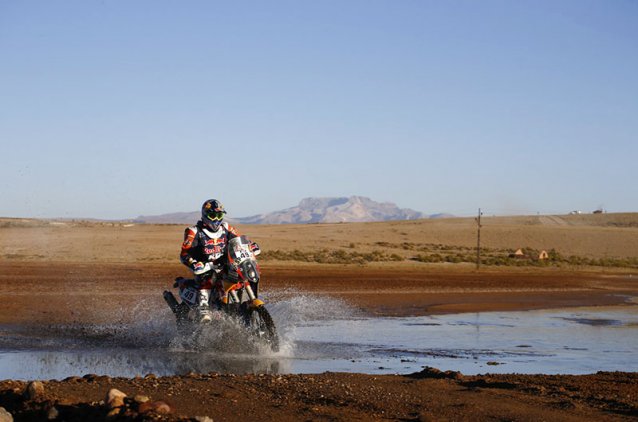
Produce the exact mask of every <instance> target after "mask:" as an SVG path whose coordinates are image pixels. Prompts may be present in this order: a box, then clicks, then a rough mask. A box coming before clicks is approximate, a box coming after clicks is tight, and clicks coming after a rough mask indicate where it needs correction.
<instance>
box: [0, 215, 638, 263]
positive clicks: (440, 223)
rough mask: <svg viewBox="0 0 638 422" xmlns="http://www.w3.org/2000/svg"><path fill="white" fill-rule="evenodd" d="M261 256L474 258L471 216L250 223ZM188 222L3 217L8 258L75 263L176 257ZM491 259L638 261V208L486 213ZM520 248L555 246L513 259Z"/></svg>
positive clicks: (1, 246)
mask: <svg viewBox="0 0 638 422" xmlns="http://www.w3.org/2000/svg"><path fill="white" fill-rule="evenodd" d="M239 229H240V231H241V232H242V233H245V234H247V235H249V236H250V237H251V238H252V239H254V240H256V241H257V242H259V244H260V245H261V246H262V250H263V251H264V253H263V255H262V260H263V261H269V260H277V261H287V262H292V261H296V262H318V263H351V264H360V265H361V264H366V263H370V262H395V263H400V262H404V263H409V262H411V263H413V264H414V263H417V262H420V263H428V262H434V263H438V262H449V263H459V262H475V259H476V223H475V221H474V219H473V218H450V219H440V220H416V221H394V222H385V223H342V224H307V225H250V226H248V225H247V226H240V227H239ZM183 230H184V226H181V225H130V224H118V223H93V222H42V221H38V220H28V219H0V257H1V258H2V259H9V260H21V261H23V260H24V261H29V260H39V261H41V260H50V261H73V262H87V263H91V262H105V263H106V262H148V263H154V262H158V263H159V262H163V263H164V262H176V261H177V257H178V255H179V249H180V244H181V239H182V235H183ZM481 239H482V242H481V243H482V246H483V251H482V257H483V263H484V264H486V265H507V266H519V265H596V266H611V267H638V262H637V261H638V213H628V214H599V215H573V216H523V217H485V218H483V228H482V232H481ZM518 248H529V249H530V250H534V251H539V250H547V251H551V250H553V252H552V259H550V260H549V261H542V262H539V261H534V260H515V259H511V258H508V255H509V254H510V253H512V252H513V251H514V250H516V249H518Z"/></svg>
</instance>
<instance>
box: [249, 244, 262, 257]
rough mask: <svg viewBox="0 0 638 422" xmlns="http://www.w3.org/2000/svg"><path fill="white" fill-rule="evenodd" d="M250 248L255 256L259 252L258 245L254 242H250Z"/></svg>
mask: <svg viewBox="0 0 638 422" xmlns="http://www.w3.org/2000/svg"><path fill="white" fill-rule="evenodd" d="M250 250H251V251H252V252H253V255H255V256H257V255H259V254H260V253H261V249H260V248H259V245H258V244H257V243H255V242H250Z"/></svg>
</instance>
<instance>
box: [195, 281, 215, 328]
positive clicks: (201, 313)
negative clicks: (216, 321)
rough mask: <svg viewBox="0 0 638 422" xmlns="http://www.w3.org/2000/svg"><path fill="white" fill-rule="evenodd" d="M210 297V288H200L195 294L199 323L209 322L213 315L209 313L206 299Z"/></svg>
mask: <svg viewBox="0 0 638 422" xmlns="http://www.w3.org/2000/svg"><path fill="white" fill-rule="evenodd" d="M209 299H210V289H201V290H199V291H198V294H197V315H198V317H199V322H200V323H206V322H210V321H211V320H212V319H213V317H212V315H211V311H210V306H209V305H208V300H209Z"/></svg>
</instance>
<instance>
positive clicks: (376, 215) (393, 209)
mask: <svg viewBox="0 0 638 422" xmlns="http://www.w3.org/2000/svg"><path fill="white" fill-rule="evenodd" d="M427 217H428V216H426V215H424V214H423V213H420V212H418V211H414V210H411V209H407V208H399V207H398V206H397V205H396V204H393V203H392V202H376V201H373V200H371V199H370V198H366V197H363V196H351V197H349V198H347V197H340V198H305V199H302V200H301V202H300V203H299V205H297V206H295V207H291V208H287V209H284V210H280V211H274V212H271V213H266V214H259V215H254V216H250V217H243V218H229V221H232V222H235V223H240V224H303V223H339V222H365V221H388V220H415V219H419V218H427ZM198 219H199V212H180V213H172V214H163V215H155V216H147V215H142V216H139V217H137V218H136V219H135V220H133V221H134V222H136V223H153V224H171V223H172V224H192V223H194V222H195V221H197V220H198Z"/></svg>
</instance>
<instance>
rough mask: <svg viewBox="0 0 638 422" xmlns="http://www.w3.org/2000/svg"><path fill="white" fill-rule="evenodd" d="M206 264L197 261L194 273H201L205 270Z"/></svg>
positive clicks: (194, 264) (194, 265)
mask: <svg viewBox="0 0 638 422" xmlns="http://www.w3.org/2000/svg"><path fill="white" fill-rule="evenodd" d="M204 268H205V266H204V264H203V263H202V262H195V263H193V273H195V274H200V273H201V272H202V271H204Z"/></svg>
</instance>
